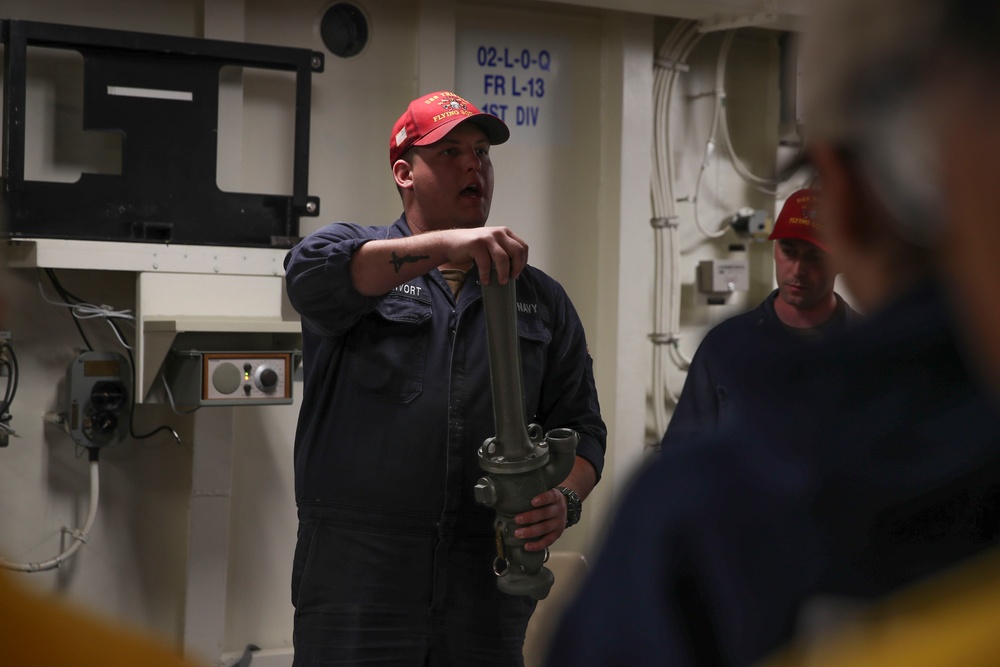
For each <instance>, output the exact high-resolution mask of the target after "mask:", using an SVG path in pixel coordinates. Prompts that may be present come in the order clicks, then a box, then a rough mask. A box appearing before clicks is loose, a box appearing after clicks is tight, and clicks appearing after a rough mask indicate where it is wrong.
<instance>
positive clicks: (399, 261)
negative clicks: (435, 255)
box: [389, 250, 431, 273]
mask: <svg viewBox="0 0 1000 667" xmlns="http://www.w3.org/2000/svg"><path fill="white" fill-rule="evenodd" d="M430 258H431V256H430V255H407V256H406V257H400V256H399V255H397V254H396V251H395V250H394V251H393V252H392V259H391V260H389V263H390V264H392V265H393V266H394V267H396V273H399V271H400V269H402V268H403V264H415V263H416V262H419V261H420V260H422V259H430Z"/></svg>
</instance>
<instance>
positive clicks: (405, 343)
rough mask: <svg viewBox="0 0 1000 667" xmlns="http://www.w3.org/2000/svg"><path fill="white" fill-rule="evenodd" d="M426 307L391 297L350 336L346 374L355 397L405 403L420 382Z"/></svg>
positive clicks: (428, 312) (426, 330) (427, 318)
mask: <svg viewBox="0 0 1000 667" xmlns="http://www.w3.org/2000/svg"><path fill="white" fill-rule="evenodd" d="M431 312H432V310H431V304H430V302H429V301H423V300H420V299H415V298H411V297H407V296H402V295H396V294H390V295H389V296H387V297H386V298H384V299H383V300H382V302H381V303H380V304H379V305H378V307H377V308H376V309H375V310H374V311H372V312H371V313H369V314H368V315H367V316H366V317H364V318H363V319H362V320H361V321H360V322H359V323H358V324H357V326H356V327H355V328H354V330H353V331H352V332H351V334H350V336H349V340H348V342H347V346H346V349H345V352H346V353H347V359H346V361H347V371H348V373H349V376H350V377H351V378H352V379H353V381H354V384H355V386H356V387H357V389H358V392H359V393H361V394H364V395H367V396H369V397H372V398H376V399H378V400H382V401H387V402H391V403H407V402H409V401H412V400H413V399H414V398H416V397H417V396H419V395H420V392H421V390H422V389H423V383H424V366H425V363H426V358H427V345H428V338H429V337H430V330H431V323H430V319H431Z"/></svg>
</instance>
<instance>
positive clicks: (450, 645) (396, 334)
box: [286, 91, 607, 667]
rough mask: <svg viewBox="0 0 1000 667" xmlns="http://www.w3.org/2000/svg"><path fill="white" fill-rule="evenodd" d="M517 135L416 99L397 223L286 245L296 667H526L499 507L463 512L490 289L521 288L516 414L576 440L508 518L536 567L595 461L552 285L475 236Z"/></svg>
mask: <svg viewBox="0 0 1000 667" xmlns="http://www.w3.org/2000/svg"><path fill="white" fill-rule="evenodd" d="M509 135H510V131H509V130H508V128H507V126H506V125H505V124H504V123H503V121H502V120H500V119H499V118H497V117H496V116H493V115H490V114H486V113H482V112H481V111H479V109H477V108H476V107H475V106H473V105H472V104H471V103H470V102H469V101H467V100H465V99H464V98H462V97H461V96H459V95H456V94H455V93H452V92H448V91H439V92H434V93H430V94H427V95H423V96H421V97H419V98H417V99H415V100H413V101H412V102H410V103H409V105H408V106H407V108H406V111H405V112H404V113H403V114H402V115H401V116H400V117H399V120H397V121H396V123H395V125H394V126H393V128H392V132H391V133H390V137H389V165H390V167H391V169H392V176H393V179H394V181H395V183H396V187H397V189H398V190H399V193H400V197H401V198H402V203H403V214H402V215H401V216H400V218H399V219H398V220H396V222H395V223H393V224H391V225H389V226H378V227H369V226H362V225H359V224H353V223H334V224H331V225H327V226H326V227H324V228H322V229H320V230H318V231H316V232H314V233H313V234H311V235H310V236H308V237H307V238H305V239H304V240H303V241H302V242H301V243H300V244H299V245H298V246H296V247H295V248H293V249H292V250H291V252H290V253H289V255H288V258H287V260H286V284H287V289H288V296H289V300H290V301H291V303H292V305H293V306H294V307H295V308H296V309H297V310H298V312H299V313H300V315H301V316H302V353H303V368H304V373H305V376H304V388H303V398H302V407H301V411H300V416H299V423H298V429H297V432H296V436H295V486H296V501H297V505H298V512H299V533H298V546H297V548H296V551H295V557H294V563H293V577H292V601H293V604H294V605H295V625H294V635H293V641H294V644H295V662H294V665H295V667H314V666H319V665H333V664H338V665H340V664H361V663H365V664H369V663H371V664H375V663H378V664H393V665H403V664H407V665H422V666H427V667H434V666H438V665H440V666H443V665H477V666H479V665H517V664H522V656H521V647H522V645H523V643H524V637H525V629H526V627H527V623H528V619H529V617H530V615H531V613H532V611H533V610H534V607H535V601H534V600H533V599H532V598H531V597H529V596H527V595H512V594H507V593H505V592H502V591H500V590H499V589H498V586H497V575H496V574H495V573H494V570H493V564H494V561H495V560H496V559H497V558H498V557H499V555H498V553H497V545H496V535H495V532H494V526H493V521H494V518H495V513H494V511H493V510H491V509H490V508H488V507H486V506H485V505H481V504H479V503H477V502H476V499H475V495H474V493H473V489H474V487H475V485H476V483H477V480H478V479H479V477H480V476H481V475H482V469H481V468H480V467H479V457H478V450H479V448H480V446H481V445H482V444H483V443H484V442H485V441H486V439H487V438H490V437H492V436H493V435H495V434H496V427H495V424H494V413H493V401H492V392H491V380H490V353H489V349H488V345H487V327H486V321H485V311H484V307H483V295H482V290H481V289H480V287H479V285H477V284H476V283H477V280H478V281H479V282H482V283H483V284H486V283H487V282H488V281H489V280H490V269H491V266H495V267H496V271H497V279H498V280H499V281H500V283H501V284H507V283H508V281H511V280H515V279H516V283H515V284H516V290H515V291H516V299H517V331H518V333H519V334H520V343H521V344H520V351H521V367H522V368H521V370H522V377H523V389H524V394H525V408H526V413H527V414H526V415H525V417H526V418H530V419H531V420H532V423H537V424H538V425H539V426H541V427H542V430H543V431H544V432H548V431H549V430H550V429H552V428H556V427H565V428H570V429H572V430H574V431H576V432H577V433H578V434H579V435H580V441H579V444H578V445H577V448H576V458H575V459H574V462H573V469H572V471H571V472H570V473H569V475H568V477H566V479H565V480H563V481H561V482H560V484H559V486H558V487H557V488H551V489H543V488H538V489H534V488H532V489H530V490H531V492H532V493H533V494H534V495H531V497H530V500H531V509H529V510H527V511H524V512H521V513H519V514H518V515H517V516H516V524H517V528H516V529H515V530H514V531H513V532H514V535H515V537H516V538H517V539H523V540H525V541H526V542H525V546H524V549H525V551H532V552H534V553H535V554H540V553H544V551H545V549H547V548H548V547H549V546H550V545H552V544H553V543H554V542H555V541H556V539H558V538H559V537H560V536H561V535H562V533H563V531H564V530H565V529H566V528H568V527H569V526H570V525H572V524H573V523H575V522H576V521H577V520H578V519H579V517H580V511H581V503H582V500H583V499H585V498H586V497H587V494H588V493H590V491H591V489H593V487H594V485H595V484H596V483H597V480H598V477H599V475H600V471H601V469H602V466H603V464H604V451H605V441H606V436H607V430H606V427H605V425H604V422H603V421H602V419H601V415H600V408H599V405H598V400H597V392H596V389H595V384H594V376H593V364H592V360H591V358H590V354H589V352H588V349H587V341H586V337H585V335H584V331H583V326H582V324H581V323H580V319H579V317H578V316H577V314H576V310H575V309H574V307H573V305H572V303H571V302H570V299H569V297H568V296H567V294H566V292H565V290H563V288H562V287H561V286H560V285H559V283H558V282H556V281H555V280H554V279H552V278H551V277H549V276H548V275H546V274H545V273H543V272H542V271H540V270H538V269H536V268H535V267H533V266H530V265H528V264H527V261H528V246H527V244H526V243H525V242H524V241H523V240H522V239H521V238H520V237H518V236H517V235H516V234H515V233H514V232H513V231H511V230H510V229H509V228H508V227H499V226H498V227H492V226H486V221H487V218H488V217H489V213H490V204H491V201H492V197H493V164H492V162H491V159H490V150H491V148H492V147H493V146H495V145H497V144H502V143H503V142H505V141H507V138H508V137H509Z"/></svg>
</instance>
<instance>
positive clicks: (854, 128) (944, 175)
mask: <svg viewBox="0 0 1000 667" xmlns="http://www.w3.org/2000/svg"><path fill="white" fill-rule="evenodd" d="M802 52H803V63H802V68H803V72H804V82H805V83H804V84H803V101H804V120H805V134H806V139H807V142H808V143H809V145H810V153H811V155H812V157H813V159H814V161H815V162H816V165H817V168H818V170H819V176H820V187H821V188H822V189H823V190H824V200H823V201H824V214H823V215H824V220H826V221H827V227H828V228H829V229H830V237H831V243H832V244H833V245H834V246H835V247H838V251H839V250H840V248H841V247H842V248H843V249H844V250H846V252H845V253H844V254H846V255H848V257H847V258H846V260H847V261H846V262H845V264H844V278H845V280H846V281H847V282H848V284H849V286H850V288H851V290H852V292H854V291H856V289H857V290H858V291H859V292H860V293H859V294H858V297H859V299H862V297H863V299H862V300H869V301H870V303H868V304H866V305H867V306H868V307H869V308H871V307H873V306H874V307H877V306H878V305H880V303H881V302H882V301H884V300H885V298H887V297H888V296H891V294H892V292H894V291H898V289H899V288H901V287H900V286H901V284H903V283H905V282H906V281H913V280H916V279H918V278H920V277H922V276H925V275H927V274H928V273H933V274H934V275H938V276H942V277H943V278H944V279H945V280H947V281H948V282H949V284H950V285H951V286H952V287H953V288H954V291H955V294H956V297H957V300H958V304H959V305H960V306H961V316H962V322H963V324H964V325H965V327H966V329H967V332H968V334H969V335H970V340H971V341H972V352H973V354H976V355H981V356H982V357H984V358H985V361H987V362H988V366H989V368H991V369H992V370H991V372H992V375H993V379H994V382H995V386H996V388H997V390H998V391H1000V291H998V290H997V289H995V288H994V285H996V284H997V283H998V281H997V278H1000V262H998V261H997V260H996V257H995V251H996V249H1000V222H997V221H994V220H993V219H992V215H991V212H992V210H993V208H994V206H993V200H994V196H993V194H992V191H993V187H994V186H993V183H992V181H993V180H994V179H995V177H994V176H993V175H994V174H996V173H1000V122H998V119H1000V2H997V0H817V2H816V5H815V7H814V11H813V12H812V14H811V15H810V19H809V24H808V26H807V28H806V30H805V34H804V37H803V43H802ZM826 204H829V206H827V205H826ZM852 260H853V261H852ZM879 264H880V265H879ZM852 265H853V266H852ZM876 265H878V266H876ZM894 272H895V273H897V274H898V276H899V277H898V279H896V281H895V282H894V279H893V278H892V275H893V273H894ZM868 284H872V285H874V286H875V287H874V288H870V287H869V286H868Z"/></svg>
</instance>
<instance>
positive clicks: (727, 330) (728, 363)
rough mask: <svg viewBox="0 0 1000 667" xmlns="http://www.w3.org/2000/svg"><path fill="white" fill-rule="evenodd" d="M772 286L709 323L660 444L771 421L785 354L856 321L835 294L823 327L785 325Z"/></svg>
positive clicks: (775, 291) (781, 388)
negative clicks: (741, 309) (754, 301)
mask: <svg viewBox="0 0 1000 667" xmlns="http://www.w3.org/2000/svg"><path fill="white" fill-rule="evenodd" d="M776 298H778V290H774V291H773V292H771V294H770V295H769V296H768V297H767V298H766V299H764V301H763V302H761V303H760V305H758V306H757V307H756V308H754V309H753V310H750V311H747V312H745V313H742V314H740V315H736V316H734V317H731V318H729V319H727V320H725V321H724V322H721V323H720V324H718V325H716V326H715V327H713V328H712V329H711V330H710V331H709V332H708V333H707V334H706V335H705V338H704V339H702V341H701V344H700V345H699V346H698V349H697V350H696V351H695V354H694V357H693V358H692V359H691V367H690V368H689V369H688V372H687V378H686V379H685V381H684V390H683V391H682V392H681V396H680V400H679V401H678V402H677V406H676V407H675V408H674V412H673V415H672V416H671V417H670V423H669V424H668V425H667V430H666V432H665V433H664V434H663V439H662V441H661V443H660V446H661V447H666V446H670V443H671V442H672V441H675V440H677V439H678V438H681V437H686V436H690V435H692V434H696V433H700V434H708V433H712V432H713V431H716V430H719V429H722V428H725V427H727V426H728V425H730V422H732V420H733V416H734V415H735V414H736V413H737V408H738V409H739V413H740V414H741V415H742V418H743V419H749V420H756V419H763V420H765V421H767V420H769V419H770V415H771V414H772V413H773V412H774V410H775V409H777V405H778V402H779V401H780V400H781V396H782V394H783V392H784V391H786V390H790V389H791V388H789V387H785V386H781V385H780V384H778V383H776V382H775V377H776V375H775V373H776V372H777V373H779V374H780V372H781V369H780V366H781V365H783V364H785V363H787V361H786V359H787V358H788V355H789V353H791V352H793V351H794V350H796V349H797V348H799V347H803V346H812V345H814V344H816V343H818V342H819V341H820V340H822V339H824V338H827V337H829V336H836V335H838V334H840V333H841V332H843V331H844V330H845V329H846V328H847V327H848V325H850V324H852V323H854V322H855V321H857V320H858V319H859V316H858V314H857V313H856V312H855V311H854V310H853V309H852V308H851V307H850V306H849V305H847V303H846V302H845V301H844V300H843V299H842V298H840V296H839V295H837V310H836V312H835V313H834V315H833V316H832V317H831V318H830V319H829V320H828V321H827V322H826V323H824V324H823V325H822V326H821V327H818V328H816V329H810V330H809V331H808V333H804V332H800V331H796V330H793V329H791V328H789V327H787V326H786V325H785V324H783V323H782V322H781V320H780V319H779V318H778V314H777V313H776V312H775V310H774V300H775V299H776Z"/></svg>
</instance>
